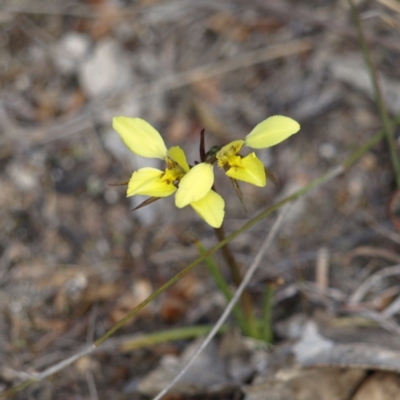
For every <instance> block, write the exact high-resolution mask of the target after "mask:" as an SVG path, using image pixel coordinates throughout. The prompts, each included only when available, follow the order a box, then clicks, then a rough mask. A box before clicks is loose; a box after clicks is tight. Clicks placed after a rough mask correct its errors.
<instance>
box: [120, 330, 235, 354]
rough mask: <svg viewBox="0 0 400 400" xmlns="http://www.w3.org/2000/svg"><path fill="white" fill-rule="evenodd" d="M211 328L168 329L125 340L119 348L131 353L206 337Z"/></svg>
mask: <svg viewBox="0 0 400 400" xmlns="http://www.w3.org/2000/svg"><path fill="white" fill-rule="evenodd" d="M212 328H213V325H198V326H185V327H183V328H176V329H168V330H164V331H161V332H155V333H149V334H145V335H140V336H137V337H134V338H132V339H129V340H126V341H125V342H123V343H122V344H121V345H120V346H119V350H120V351H123V352H128V351H133V350H136V349H140V348H142V347H150V346H155V345H156V344H160V343H165V342H171V341H173V340H183V339H190V338H193V337H199V336H204V335H207V333H209V332H210V331H211V329H212ZM228 328H229V327H228V325H224V326H223V327H222V329H221V330H220V332H226V331H227V330H228Z"/></svg>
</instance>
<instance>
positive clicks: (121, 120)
mask: <svg viewBox="0 0 400 400" xmlns="http://www.w3.org/2000/svg"><path fill="white" fill-rule="evenodd" d="M113 128H114V129H115V130H116V131H117V132H118V133H119V135H120V136H121V138H122V140H123V141H124V143H125V144H126V145H127V146H128V147H129V149H130V150H131V151H132V152H133V153H135V154H137V155H139V156H142V157H148V158H160V159H161V160H164V159H165V157H166V156H167V148H166V147H165V144H164V140H163V139H162V137H161V135H160V134H159V133H158V132H157V131H156V130H155V129H154V128H153V127H152V126H151V125H150V124H149V123H148V122H146V121H145V120H143V119H141V118H128V117H114V118H113Z"/></svg>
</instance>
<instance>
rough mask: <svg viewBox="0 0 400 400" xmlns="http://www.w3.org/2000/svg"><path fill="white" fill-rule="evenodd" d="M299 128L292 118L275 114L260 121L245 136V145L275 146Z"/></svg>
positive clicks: (255, 146) (258, 147) (254, 146)
mask: <svg viewBox="0 0 400 400" xmlns="http://www.w3.org/2000/svg"><path fill="white" fill-rule="evenodd" d="M299 130H300V125H299V123H298V122H296V121H295V120H294V119H292V118H289V117H284V116H282V115H275V116H273V117H269V118H267V119H266V120H265V121H263V122H260V123H259V124H258V125H257V126H256V127H255V128H254V129H253V130H252V131H251V132H250V133H249V134H248V135H247V136H246V138H245V143H246V146H249V147H252V148H253V149H262V148H265V147H271V146H275V145H276V144H278V143H280V142H283V141H284V140H285V139H287V138H288V137H289V136H291V135H293V134H295V133H296V132H298V131H299Z"/></svg>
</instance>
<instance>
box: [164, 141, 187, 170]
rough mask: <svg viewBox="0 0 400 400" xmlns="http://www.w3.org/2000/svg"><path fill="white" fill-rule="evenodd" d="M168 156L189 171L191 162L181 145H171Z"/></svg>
mask: <svg viewBox="0 0 400 400" xmlns="http://www.w3.org/2000/svg"><path fill="white" fill-rule="evenodd" d="M168 157H169V158H171V159H172V160H173V161H175V162H176V163H177V164H178V165H179V166H180V167H181V168H182V169H183V170H184V171H185V172H189V164H188V163H187V161H186V156H185V153H184V152H183V150H182V149H181V148H180V147H179V146H175V147H171V148H170V149H169V150H168Z"/></svg>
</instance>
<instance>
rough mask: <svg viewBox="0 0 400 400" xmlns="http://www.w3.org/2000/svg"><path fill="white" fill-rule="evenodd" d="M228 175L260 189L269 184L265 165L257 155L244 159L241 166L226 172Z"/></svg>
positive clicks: (252, 154) (250, 155)
mask: <svg viewBox="0 0 400 400" xmlns="http://www.w3.org/2000/svg"><path fill="white" fill-rule="evenodd" d="M226 175H227V176H229V177H230V178H233V179H237V180H239V181H244V182H248V183H251V184H252V185H256V186H260V187H262V186H265V185H266V183H267V178H266V176H265V167H264V164H263V163H262V162H261V161H260V160H259V159H258V158H257V156H256V154H255V153H251V154H249V155H248V156H246V157H244V158H242V160H241V165H240V166H238V167H231V168H229V170H228V171H226Z"/></svg>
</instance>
